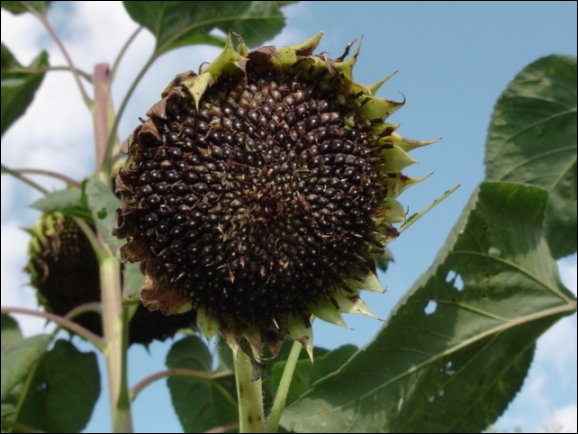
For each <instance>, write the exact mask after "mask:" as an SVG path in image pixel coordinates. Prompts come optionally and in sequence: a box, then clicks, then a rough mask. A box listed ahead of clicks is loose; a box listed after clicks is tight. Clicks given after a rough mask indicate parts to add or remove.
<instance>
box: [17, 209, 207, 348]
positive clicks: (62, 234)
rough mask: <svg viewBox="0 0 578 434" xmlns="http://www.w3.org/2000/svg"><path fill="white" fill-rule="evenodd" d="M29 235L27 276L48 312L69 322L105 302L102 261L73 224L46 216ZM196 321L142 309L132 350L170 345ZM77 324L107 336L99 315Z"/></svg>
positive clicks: (133, 323)
mask: <svg viewBox="0 0 578 434" xmlns="http://www.w3.org/2000/svg"><path fill="white" fill-rule="evenodd" d="M28 232H29V233H30V235H31V238H30V243H29V247H28V251H29V256H30V260H29V262H28V265H27V266H26V269H25V270H26V271H27V272H28V273H29V274H30V285H31V286H32V287H34V288H36V290H37V294H38V301H39V302H40V304H42V306H43V307H44V308H45V309H46V310H48V311H50V312H53V313H55V314H57V315H60V316H66V315H68V314H69V313H70V312H71V311H73V310H74V309H75V308H77V307H79V306H82V305H84V304H87V303H97V302H100V275H99V265H98V259H97V257H96V254H95V253H94V250H93V249H92V246H91V245H90V242H89V241H88V238H87V237H86V235H85V234H84V233H83V232H82V230H81V229H80V227H79V226H78V225H77V224H76V222H75V221H74V220H73V219H72V218H70V217H66V216H64V215H62V214H61V213H59V212H52V213H45V214H44V215H43V216H42V217H41V218H40V219H39V220H38V221H37V222H36V224H35V226H34V227H33V228H31V229H29V230H28ZM196 319H197V317H196V313H195V312H194V311H193V312H187V313H183V314H181V315H175V316H171V317H166V316H164V315H162V314H160V313H159V312H151V311H149V310H148V309H146V308H145V307H144V306H143V305H142V304H141V303H139V304H138V306H135V311H134V314H133V315H132V316H131V319H130V323H129V344H134V343H139V344H143V345H148V344H150V343H151V342H152V341H153V340H154V339H158V340H165V339H166V338H168V337H172V336H174V334H175V333H176V332H177V331H178V330H180V329H184V328H190V327H191V325H193V326H194V325H195V322H196ZM73 320H74V321H75V322H77V323H78V324H80V325H82V326H83V327H84V328H86V329H88V330H90V331H91V332H93V333H95V334H97V335H102V320H101V317H100V315H99V314H98V313H97V312H84V313H81V314H79V315H77V316H75V317H74V318H73Z"/></svg>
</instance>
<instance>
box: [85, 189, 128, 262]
mask: <svg viewBox="0 0 578 434" xmlns="http://www.w3.org/2000/svg"><path fill="white" fill-rule="evenodd" d="M84 192H85V193H86V199H87V203H88V207H89V208H90V212H91V213H92V218H93V219H94V222H95V223H96V226H97V227H98V230H99V232H100V233H101V234H103V237H104V241H106V243H107V244H108V246H109V247H110V249H111V250H112V251H113V252H114V253H115V254H117V253H118V251H119V249H120V247H121V246H122V245H123V244H124V241H123V240H120V239H118V238H117V237H115V236H114V235H113V234H112V225H113V222H114V216H115V213H116V210H117V209H118V208H120V200H119V199H118V197H116V196H115V195H114V193H113V192H112V190H111V189H110V187H109V186H107V185H106V184H105V183H103V182H102V181H100V180H98V179H94V178H91V179H89V180H88V181H86V185H85V187H84Z"/></svg>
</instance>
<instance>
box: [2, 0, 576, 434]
mask: <svg viewBox="0 0 578 434" xmlns="http://www.w3.org/2000/svg"><path fill="white" fill-rule="evenodd" d="M286 11H287V15H288V20H287V26H286V28H285V30H284V31H283V33H282V34H281V35H279V36H278V37H277V38H276V39H275V41H274V42H275V43H276V44H285V43H296V42H300V41H302V40H304V39H306V38H307V37H309V36H310V35H312V34H314V33H316V32H318V31H319V30H324V31H325V37H324V40H323V42H322V44H321V46H320V49H321V50H324V51H327V52H329V53H330V54H332V55H335V56H336V55H339V54H341V52H342V51H343V48H344V46H345V45H346V44H347V43H348V42H350V41H351V40H353V39H355V38H359V37H361V36H363V48H362V53H361V57H360V59H359V61H358V63H357V66H356V79H357V80H358V81H361V82H364V83H372V82H375V81H376V80H377V79H379V78H382V77H383V76H385V75H386V74H389V73H390V72H392V71H394V70H399V71H400V72H399V73H398V74H397V75H396V77H395V78H393V79H392V80H391V81H390V82H388V84H387V85H385V86H384V87H383V88H382V90H381V91H380V94H381V95H382V96H385V97H390V98H393V99H396V98H401V96H400V92H402V93H403V94H404V95H405V97H406V98H407V103H406V105H405V107H404V108H403V109H402V110H400V111H399V112H397V113H396V114H395V115H394V117H392V121H394V122H396V123H401V124H402V126H401V128H400V132H401V133H402V134H404V135H406V136H408V137H412V138H418V139H429V138H435V137H439V136H442V137H443V140H442V141H441V142H440V143H438V144H436V145H434V146H431V147H427V148H424V149H420V150H417V151H416V152H415V153H414V157H415V158H417V159H418V160H420V163H419V164H418V165H416V166H414V167H412V168H410V169H409V170H408V171H407V173H408V174H410V175H413V176H423V175H426V174H429V173H433V175H432V176H431V177H430V178H429V179H428V180H427V182H425V183H422V184H420V185H418V186H416V187H414V188H413V189H411V190H409V191H408V192H407V193H404V195H403V196H402V197H401V200H402V202H403V203H404V204H406V205H407V206H408V207H409V209H410V211H412V210H418V209H421V208H422V207H424V206H425V205H427V204H429V203H430V202H431V200H432V198H433V197H435V196H437V195H439V194H440V193H442V192H443V191H445V190H446V189H447V188H448V187H450V186H451V185H453V184H456V183H459V184H461V188H460V189H459V190H458V191H457V192H456V193H454V194H453V195H452V196H451V197H450V198H449V199H448V200H446V201H445V202H444V203H443V204H441V205H440V206H438V207H437V208H436V209H434V210H433V211H432V212H431V213H430V214H428V215H427V216H426V217H424V218H423V219H422V220H421V221H420V222H419V223H418V224H416V225H414V226H413V227H412V229H411V230H409V231H407V232H405V233H404V234H403V236H402V237H401V238H400V239H398V240H396V241H395V242H394V243H393V244H392V245H391V246H390V247H391V249H392V250H393V252H394V254H395V256H396V263H395V264H394V266H392V268H391V270H390V271H389V272H388V273H387V275H385V276H381V280H382V283H383V284H384V285H385V286H386V287H387V288H388V292H387V293H386V295H385V296H382V295H374V294H369V295H368V297H367V301H368V304H369V306H370V308H371V309H372V310H373V311H374V312H375V313H376V314H377V315H378V316H379V317H381V318H385V317H387V315H388V312H389V311H390V310H391V308H392V306H393V305H394V304H395V302H396V301H397V300H398V298H399V297H400V296H401V295H402V294H403V293H404V291H406V290H407V289H408V288H409V287H410V285H411V284H412V282H413V281H414V280H415V279H416V278H417V277H418V276H419V275H420V274H421V272H423V271H424V270H426V269H427V267H428V266H429V265H430V264H431V262H432V260H433V257H434V255H435V253H436V252H437V251H438V249H439V248H440V247H441V245H442V244H443V242H444V241H445V238H446V236H447V234H448V232H449V230H450V228H451V226H452V225H453V224H454V222H455V221H456V219H457V217H458V215H459V214H460V212H461V210H462V208H463V206H464V205H465V203H466V201H467V199H468V197H469V196H470V194H471V192H472V191H473V189H474V188H475V186H476V185H477V184H478V183H479V182H480V181H481V180H482V179H483V172H484V167H483V155H484V142H485V138H486V131H487V126H488V123H489V119H490V115H491V112H492V108H493V105H494V103H495V101H496V99H497V98H498V96H499V95H500V93H501V92H502V90H503V89H504V88H505V86H506V85H507V83H508V82H509V81H510V80H511V79H512V78H513V77H514V75H515V74H516V73H517V72H518V71H519V70H520V69H521V68H523V67H524V66H525V65H527V64H528V63H530V62H532V61H534V60H536V59H537V58H539V57H541V56H544V55H548V54H551V53H560V54H571V55H576V3H574V2H499V3H498V2H492V3H483V2H467V3H461V2H438V3H425V2H302V3H300V4H297V5H294V6H290V7H288V8H287V9H286ZM49 18H50V19H51V21H52V22H53V23H55V25H56V27H57V29H58V30H59V31H60V32H61V33H62V34H63V35H64V41H65V43H66V45H67V47H69V50H70V52H71V54H72V56H73V58H75V59H76V61H77V65H78V66H80V67H82V68H84V69H87V70H91V68H92V65H94V64H95V63H97V62H111V61H112V59H113V58H114V56H115V54H116V52H117V49H118V46H119V45H120V44H121V42H122V41H124V40H125V39H126V37H127V36H128V35H129V34H130V33H131V32H132V30H133V29H134V28H135V26H134V24H133V23H132V22H131V21H130V19H129V18H128V16H127V15H126V13H125V12H124V10H123V8H122V6H120V4H115V3H113V2H82V3H79V4H73V5H62V4H60V5H59V3H57V4H56V5H55V8H54V10H53V11H52V12H51V13H50V14H49ZM2 41H3V42H6V43H7V44H8V46H9V47H10V48H11V49H12V50H13V51H14V52H15V53H16V55H17V56H18V58H19V59H20V60H21V61H22V62H24V63H26V62H29V61H30V60H31V59H32V57H34V56H35V55H36V54H37V53H38V50H39V49H40V47H42V48H47V49H48V50H49V51H50V53H51V56H52V57H51V58H52V62H53V64H63V61H62V57H61V55H60V54H59V53H58V51H57V50H56V49H55V47H54V44H53V43H52V42H51V41H50V40H49V39H48V38H47V37H46V35H45V33H44V32H43V31H42V29H41V28H40V27H39V26H38V25H37V24H36V23H35V22H34V20H33V19H31V17H26V16H24V17H13V16H10V15H8V14H5V13H4V12H2ZM152 46H153V39H152V36H151V35H150V34H148V33H146V32H144V33H143V34H141V36H139V38H138V39H137V41H136V43H135V44H134V45H133V47H132V48H131V50H130V51H129V53H128V55H127V57H126V59H125V61H124V63H123V64H122V66H121V69H120V72H119V79H118V81H117V82H116V83H115V87H114V91H115V92H116V93H115V95H116V98H117V99H116V101H117V104H118V102H119V100H120V96H121V95H122V94H123V93H124V91H125V89H126V87H127V85H128V83H130V81H131V79H132V77H133V76H134V74H135V73H136V71H138V68H139V67H140V66H141V65H142V64H143V62H144V61H145V59H146V56H147V55H148V54H149V53H150V51H151V50H152ZM216 53H217V50H216V49H214V48H209V47H195V48H183V49H179V50H176V51H174V52H171V53H169V54H167V55H165V56H164V57H163V58H161V60H160V61H159V62H157V64H156V65H155V66H154V67H153V68H152V69H151V70H150V71H149V73H148V75H147V76H146V77H145V79H144V80H143V82H142V83H141V85H140V86H139V88H138V89H137V91H136V93H135V97H134V98H133V100H132V102H131V104H130V105H129V107H128V110H127V113H126V115H125V117H124V119H123V122H122V123H121V136H122V137H124V136H126V135H128V134H129V133H130V131H131V130H132V129H133V128H134V126H135V124H136V122H137V117H138V116H142V114H143V113H144V112H145V111H146V109H147V108H148V107H149V106H150V105H151V104H152V103H153V102H155V101H156V100H157V99H158V98H159V94H160V92H161V90H162V89H163V88H164V86H165V84H166V83H168V82H169V80H170V79H171V78H172V77H173V76H174V75H175V74H176V73H178V72H181V71H184V70H187V69H197V68H198V65H199V64H200V63H201V62H203V61H205V60H211V59H212V58H213V57H214V56H215V54H216ZM55 101H56V104H55V103H54V102H55ZM39 125H42V128H39ZM91 143H92V132H91V120H90V117H89V116H88V114H87V113H86V111H85V110H84V108H83V106H82V105H81V102H80V98H79V96H78V94H77V92H76V89H75V87H74V85H73V84H72V81H71V80H70V77H69V76H68V75H66V74H61V73H57V74H54V75H51V76H49V77H48V78H47V79H46V80H45V83H44V84H43V86H42V88H41V90H40V92H39V93H38V95H37V98H36V102H35V105H34V106H33V107H31V108H30V109H29V111H28V112H27V114H26V116H25V117H24V118H23V119H21V120H20V121H19V122H18V123H17V124H16V125H14V126H13V127H12V129H11V130H10V131H9V132H8V133H7V134H6V135H5V137H4V138H3V143H2V162H3V163H4V164H7V165H9V166H13V167H25V166H26V167H42V168H52V169H54V168H56V169H58V170H61V171H62V172H64V173H67V174H69V175H71V176H75V177H83V176H86V175H87V174H88V173H90V171H91V170H93V166H94V159H93V156H92V147H91V146H92V145H91ZM24 150H25V151H24ZM63 157H64V158H63ZM42 181H45V180H42ZM48 185H51V186H52V185H53V186H55V187H56V186H57V184H50V183H48ZM35 197H36V193H34V192H30V191H29V190H27V189H26V188H25V187H22V186H21V185H18V184H17V183H16V182H14V181H13V180H11V179H7V178H6V177H2V194H1V198H2V305H21V306H31V305H34V297H33V294H32V292H31V291H29V290H27V289H26V288H24V287H23V285H24V283H25V281H26V278H25V276H24V275H23V274H22V273H21V272H20V270H21V269H22V267H23V265H24V263H25V250H26V248H25V245H26V240H27V237H26V235H25V234H24V233H23V232H21V231H20V230H19V229H18V228H19V227H20V226H30V225H32V224H33V222H34V221H35V219H36V218H37V213H36V212H35V211H33V210H30V209H27V208H26V204H27V203H29V202H30V200H32V199H33V198H35ZM560 267H561V272H562V275H563V277H564V278H565V279H567V285H569V286H573V288H574V292H576V257H575V256H574V257H572V258H568V259H566V260H563V261H562V262H561V264H560ZM348 323H349V324H350V325H351V327H352V330H343V329H339V328H336V327H334V326H331V327H329V326H324V325H321V324H316V326H315V340H316V343H317V344H319V345H322V346H326V347H330V348H333V347H336V346H339V345H342V344H344V343H355V344H356V345H364V344H365V343H367V342H368V341H369V340H370V339H371V338H372V336H373V335H374V334H375V332H376V331H377V330H378V329H379V327H380V326H381V324H380V323H379V322H377V321H374V320H370V319H366V318H357V317H351V318H348ZM22 326H23V328H24V329H25V330H26V331H27V332H28V333H32V332H34V331H38V330H40V328H41V326H42V324H41V323H39V322H38V321H31V320H30V319H25V320H23V321H22ZM168 345H169V344H154V345H152V346H151V348H150V351H149V352H146V351H145V350H144V349H142V348H134V349H132V350H131V352H130V383H131V384H134V383H136V382H137V381H138V380H139V379H140V378H142V377H143V376H144V375H147V374H150V373H152V372H154V371H156V370H160V369H163V367H164V355H165V354H166V351H167V349H168ZM576 368H577V367H576V315H574V316H573V317H571V318H567V319H565V320H563V321H562V322H560V323H559V324H558V325H556V326H555V328H554V329H552V330H551V331H550V332H548V334H547V335H545V336H544V337H543V338H542V339H541V340H540V343H539V345H538V352H537V355H536V360H535V362H534V364H533V366H532V369H531V373H530V376H529V377H528V379H527V380H526V383H525V385H524V388H523V390H522V392H521V393H520V394H519V395H518V397H517V398H516V400H515V401H514V402H513V403H512V404H511V406H510V408H509V409H508V411H507V412H506V413H505V415H504V416H503V417H502V418H501V419H500V420H499V421H498V422H497V424H496V426H497V427H498V428H499V429H505V430H509V431H511V430H513V429H514V428H515V427H520V428H522V430H523V431H536V430H539V429H540V428H541V427H542V428H543V427H547V428H552V427H554V426H556V424H559V425H561V426H562V427H563V428H562V430H563V431H566V432H572V431H573V432H576ZM105 387H106V384H105V383H104V382H103V391H102V397H101V400H100V401H99V403H98V406H97V411H96V413H95V417H94V418H93V421H92V422H91V423H90V424H89V426H88V428H87V431H90V432H98V431H102V430H104V431H108V430H109V429H110V425H109V416H108V404H107V393H106V390H105ZM169 399H170V398H169V394H168V390H167V388H166V386H165V384H164V382H158V383H156V384H155V385H153V386H152V387H150V388H149V389H147V390H145V391H144V392H143V393H142V394H141V395H140V396H139V398H138V399H137V401H136V402H135V406H134V414H135V428H136V430H137V431H140V432H159V431H165V432H172V431H179V430H180V429H181V428H180V424H179V422H178V420H177V418H176V416H175V415H174V413H173V411H172V408H171V406H170V402H169ZM554 419H555V420H556V422H554Z"/></svg>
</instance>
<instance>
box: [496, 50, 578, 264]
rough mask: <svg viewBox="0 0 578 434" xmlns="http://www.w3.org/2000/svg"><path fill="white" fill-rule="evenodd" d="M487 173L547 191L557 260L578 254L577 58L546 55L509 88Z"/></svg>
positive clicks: (498, 111) (498, 118)
mask: <svg viewBox="0 0 578 434" xmlns="http://www.w3.org/2000/svg"><path fill="white" fill-rule="evenodd" d="M486 172H487V178H488V179H489V180H495V181H507V182H520V183H526V184H530V185H535V186H538V187H542V188H544V189H546V190H547V191H548V192H549V193H550V199H549V202H548V209H547V212H546V239H547V240H548V243H549V244H550V249H551V250H552V253H553V255H554V257H555V258H560V257H562V256H565V255H568V254H571V253H573V252H575V251H576V58H575V57H567V56H556V55H553V56H547V57H543V58H541V59H539V60H537V61H536V62H534V63H532V64H530V65H528V66H527V67H526V68H524V69H523V70H522V71H521V72H520V73H519V74H518V75H517V76H516V78H514V80H513V81H512V82H511V83H510V84H509V85H508V87H507V88H506V90H505V91H504V93H503V94H502V96H501V97H500V99H499V100H498V102H497V104H496V107H495V109H494V114H493V116H492V121H491V124H490V129H489V133H488V141H487V144H486Z"/></svg>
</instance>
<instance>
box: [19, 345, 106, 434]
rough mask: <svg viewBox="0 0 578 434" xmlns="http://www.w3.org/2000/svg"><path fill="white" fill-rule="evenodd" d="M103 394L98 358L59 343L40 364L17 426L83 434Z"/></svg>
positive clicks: (92, 353) (72, 346)
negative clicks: (100, 395) (81, 432)
mask: <svg viewBox="0 0 578 434" xmlns="http://www.w3.org/2000/svg"><path fill="white" fill-rule="evenodd" d="M99 394H100V374H99V371H98V364H97V360H96V354H95V353H94V352H86V353H83V352H81V351H78V350H77V349H76V348H75V347H74V345H72V344H71V343H70V342H68V341H65V340H59V341H57V342H56V343H55V345H54V348H53V349H52V350H50V351H49V352H48V353H46V354H45V355H44V357H42V360H41V361H40V363H39V364H38V366H37V368H36V371H35V372H34V376H33V378H32V382H31V384H30V387H29V388H28V393H27V394H26V397H25V399H24V401H23V402H22V405H21V408H20V412H19V414H18V417H17V422H18V423H20V424H23V425H26V426H30V427H33V428H36V429H40V430H42V431H45V432H80V431H81V430H82V429H84V427H85V426H86V424H87V423H88V421H89V420H90V417H91V415H92V410H93V409H94V405H95V404H96V401H97V400H98V396H99Z"/></svg>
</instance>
